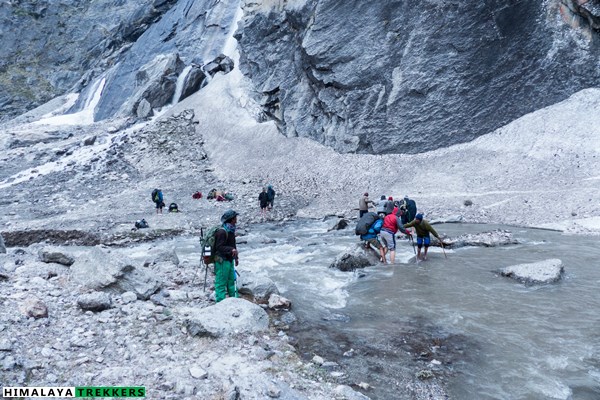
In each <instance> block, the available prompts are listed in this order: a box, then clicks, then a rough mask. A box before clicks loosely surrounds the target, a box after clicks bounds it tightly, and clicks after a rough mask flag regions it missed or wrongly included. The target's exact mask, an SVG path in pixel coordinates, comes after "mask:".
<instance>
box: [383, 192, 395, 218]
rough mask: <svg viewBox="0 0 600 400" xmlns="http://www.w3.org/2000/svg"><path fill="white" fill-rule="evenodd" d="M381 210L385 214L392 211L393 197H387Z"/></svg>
mask: <svg viewBox="0 0 600 400" xmlns="http://www.w3.org/2000/svg"><path fill="white" fill-rule="evenodd" d="M383 212H385V215H389V214H392V213H394V214H395V212H394V198H393V197H392V196H390V197H388V199H387V202H386V203H385V206H384V207H383Z"/></svg>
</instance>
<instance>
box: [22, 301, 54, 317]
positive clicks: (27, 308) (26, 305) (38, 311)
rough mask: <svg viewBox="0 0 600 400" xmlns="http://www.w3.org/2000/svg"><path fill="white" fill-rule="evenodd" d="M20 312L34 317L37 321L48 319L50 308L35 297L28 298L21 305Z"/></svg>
mask: <svg viewBox="0 0 600 400" xmlns="http://www.w3.org/2000/svg"><path fill="white" fill-rule="evenodd" d="M19 310H20V311H21V313H23V315H26V316H27V317H33V318H36V319H37V318H47V317H48V307H46V304H44V302H43V301H41V300H40V299H38V298H37V297H34V296H32V297H29V298H27V299H26V300H25V301H24V302H23V303H22V304H21V306H20V307H19Z"/></svg>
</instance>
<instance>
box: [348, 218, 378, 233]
mask: <svg viewBox="0 0 600 400" xmlns="http://www.w3.org/2000/svg"><path fill="white" fill-rule="evenodd" d="M378 219H379V215H377V214H376V213H374V212H368V213H366V214H364V215H363V216H362V217H361V218H360V219H359V220H358V222H357V223H356V229H354V233H355V234H356V235H366V234H367V232H369V228H370V227H371V226H372V225H373V223H374V222H375V221H376V220H378Z"/></svg>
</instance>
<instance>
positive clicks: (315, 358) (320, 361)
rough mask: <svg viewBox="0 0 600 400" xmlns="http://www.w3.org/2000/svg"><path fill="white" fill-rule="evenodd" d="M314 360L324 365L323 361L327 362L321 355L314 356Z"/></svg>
mask: <svg viewBox="0 0 600 400" xmlns="http://www.w3.org/2000/svg"><path fill="white" fill-rule="evenodd" d="M312 362H314V363H315V364H317V365H323V363H324V362H325V360H324V359H323V357H321V356H314V357H313V358H312Z"/></svg>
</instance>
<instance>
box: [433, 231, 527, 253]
mask: <svg viewBox="0 0 600 400" xmlns="http://www.w3.org/2000/svg"><path fill="white" fill-rule="evenodd" d="M443 240H444V243H445V247H447V248H450V249H457V248H460V247H466V246H479V247H497V246H507V245H511V244H518V243H519V241H518V240H516V239H514V238H513V237H512V233H511V232H509V231H504V230H500V229H497V230H494V231H490V232H482V233H473V234H471V233H468V234H465V235H460V236H457V237H455V238H443ZM432 245H434V246H435V245H437V246H439V242H437V241H436V242H433V243H432Z"/></svg>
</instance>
